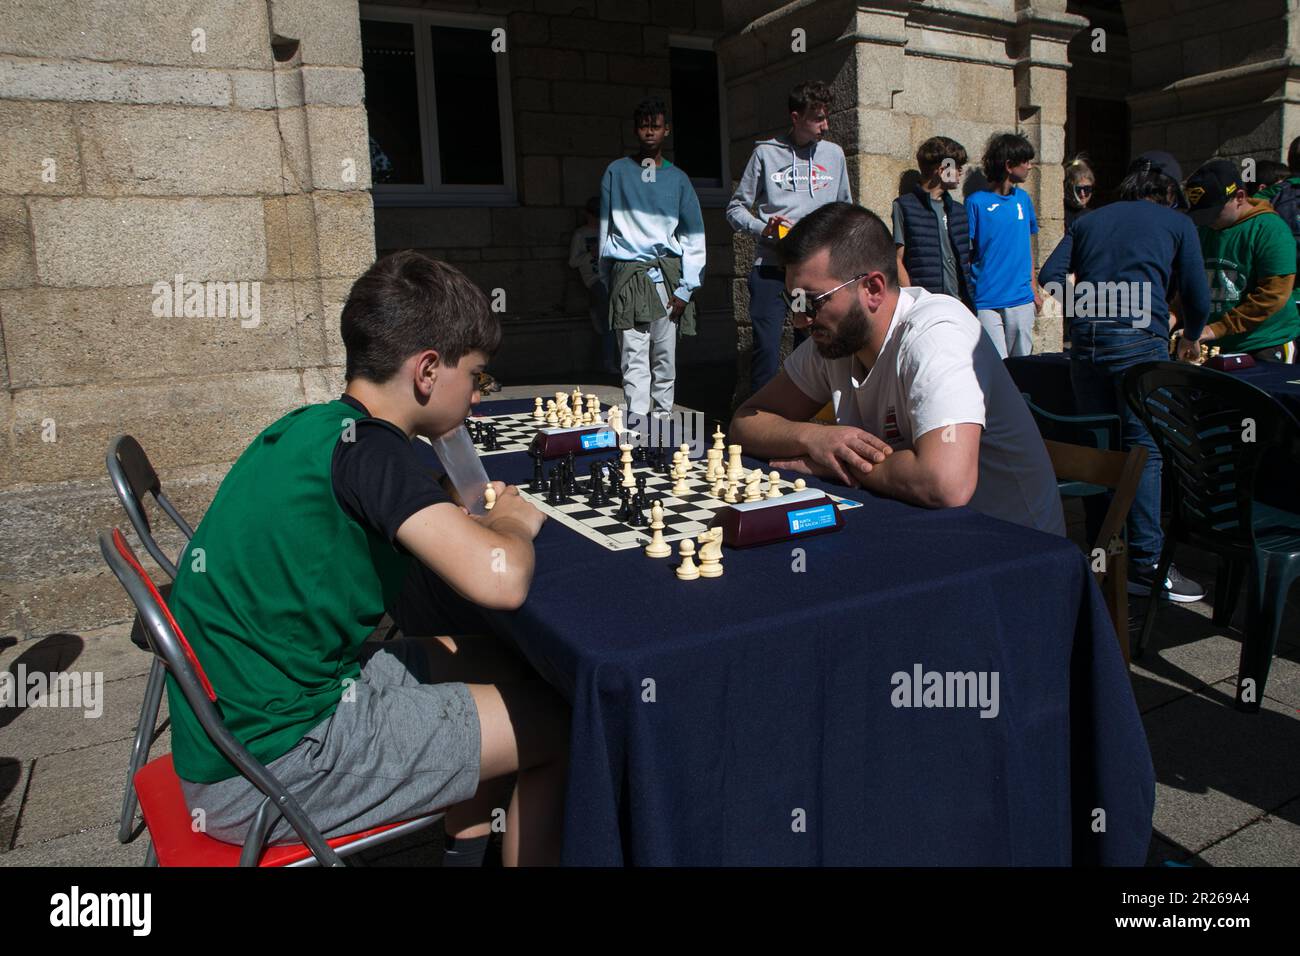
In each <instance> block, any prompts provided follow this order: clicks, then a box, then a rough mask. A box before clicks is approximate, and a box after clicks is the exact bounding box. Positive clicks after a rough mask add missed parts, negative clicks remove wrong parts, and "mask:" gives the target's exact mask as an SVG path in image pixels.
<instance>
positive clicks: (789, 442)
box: [731, 408, 824, 459]
mask: <svg viewBox="0 0 1300 956" xmlns="http://www.w3.org/2000/svg"><path fill="white" fill-rule="evenodd" d="M822 427H824V426H822V425H818V424H816V423H814V422H792V421H790V420H789V419H788V418H782V417H781V416H780V415H777V414H774V413H773V412H765V411H763V410H762V409H757V408H755V409H749V410H748V411H746V412H745V413H744V414H743V415H739V416H737V418H736V420H735V422H733V423H732V426H731V440H732V441H733V442H734V443H736V444H739V445H743V446H744V448H745V453H746V454H748V455H752V456H753V457H755V458H769V459H770V458H798V457H800V456H802V455H806V454H808V451H809V448H808V444H807V442H805V441H804V437H805V436H806V435H808V434H809V432H810V431H811V430H812V429H815V428H822Z"/></svg>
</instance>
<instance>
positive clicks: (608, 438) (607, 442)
mask: <svg viewBox="0 0 1300 956" xmlns="http://www.w3.org/2000/svg"><path fill="white" fill-rule="evenodd" d="M614 443H615V438H614V432H613V431H612V430H610V429H605V430H603V431H598V432H592V433H591V434H590V435H583V436H582V448H583V450H584V451H590V450H591V449H593V448H613V447H614Z"/></svg>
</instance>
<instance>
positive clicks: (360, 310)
mask: <svg viewBox="0 0 1300 956" xmlns="http://www.w3.org/2000/svg"><path fill="white" fill-rule="evenodd" d="M339 330H340V331H341V332H342V334H343V345H344V347H345V348H346V349H347V356H348V357H347V368H346V372H345V375H346V378H347V380H348V381H349V382H350V381H352V379H354V378H364V379H367V380H368V381H371V382H376V383H383V382H386V381H388V380H389V379H390V378H392V377H393V376H394V375H395V374H396V373H397V370H398V369H399V368H401V365H402V363H403V362H405V361H406V360H407V359H408V358H410V357H411V356H412V355H414V354H415V353H416V352H420V351H422V350H424V349H436V350H437V351H438V355H439V356H441V360H442V362H443V364H445V365H455V364H456V363H457V362H459V361H460V360H461V359H462V358H463V357H464V356H465V355H467V354H468V353H470V352H472V351H474V350H476V349H477V350H478V351H481V352H484V353H485V354H487V355H492V354H493V353H494V352H496V350H497V348H498V347H499V346H500V345H501V320H500V319H498V318H497V317H496V315H495V314H494V313H493V312H492V310H491V309H490V308H488V300H487V296H485V295H484V294H483V290H482V289H480V288H479V287H478V286H476V285H475V284H474V283H473V282H471V281H470V280H469V278H468V277H467V276H466V275H465V274H464V273H463V272H461V271H460V270H459V269H457V268H455V267H454V266H450V265H448V264H447V263H445V262H440V261H438V260H437V259H430V258H429V257H428V256H424V255H421V254H420V253H418V252H415V251H414V250H412V249H404V250H402V251H401V252H394V253H393V254H392V255H389V256H385V257H384V258H382V259H380V260H379V261H378V262H376V263H375V264H374V265H372V266H371V267H370V268H369V269H367V270H366V273H365V275H363V276H362V277H361V278H360V279H358V280H357V281H356V282H354V283H353V284H352V291H351V292H349V293H348V301H347V302H346V303H345V304H344V306H343V315H342V318H341V319H340V320H339Z"/></svg>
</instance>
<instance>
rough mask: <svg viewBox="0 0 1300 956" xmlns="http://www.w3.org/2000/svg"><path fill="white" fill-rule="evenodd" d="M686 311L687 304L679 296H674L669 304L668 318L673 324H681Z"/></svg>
mask: <svg viewBox="0 0 1300 956" xmlns="http://www.w3.org/2000/svg"><path fill="white" fill-rule="evenodd" d="M685 311H686V303H685V302H683V301H682V300H681V299H679V298H677V296H673V297H672V298H671V299H670V300H669V302H668V318H669V319H671V320H672V321H673V322H680V321H681V319H682V313H683V312H685Z"/></svg>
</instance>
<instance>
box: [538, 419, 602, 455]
mask: <svg viewBox="0 0 1300 956" xmlns="http://www.w3.org/2000/svg"><path fill="white" fill-rule="evenodd" d="M617 447H618V435H617V434H616V433H615V432H614V430H613V429H612V428H610V427H609V426H608V425H578V426H576V427H574V428H550V427H546V428H539V429H538V430H537V434H536V435H535V436H533V443H532V446H531V450H530V454H534V455H539V456H541V457H542V458H545V459H546V460H548V461H549V460H550V459H552V458H563V457H564V456H565V455H568V454H574V455H590V454H593V453H594V452H598V451H606V450H608V449H610V448H617Z"/></svg>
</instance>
